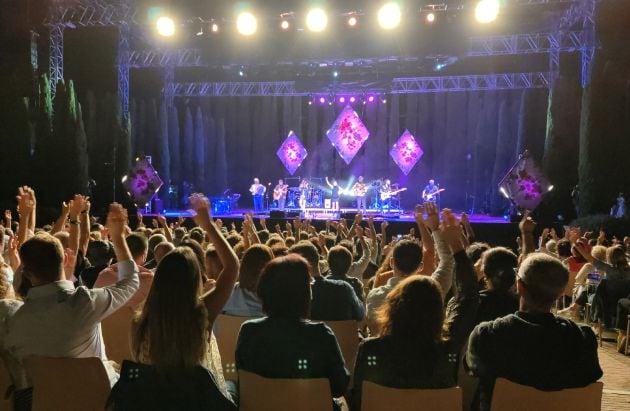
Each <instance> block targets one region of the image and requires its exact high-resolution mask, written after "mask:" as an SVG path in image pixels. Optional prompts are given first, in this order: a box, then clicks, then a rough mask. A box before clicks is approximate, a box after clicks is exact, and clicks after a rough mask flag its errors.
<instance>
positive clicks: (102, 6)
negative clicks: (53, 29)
mask: <svg viewBox="0 0 630 411" xmlns="http://www.w3.org/2000/svg"><path fill="white" fill-rule="evenodd" d="M134 3H135V1H133V0H53V1H51V5H50V7H49V10H48V15H47V17H46V19H45V20H44V24H46V25H54V24H59V23H64V24H67V25H70V26H82V27H94V26H101V27H103V26H117V25H119V24H121V23H123V22H126V23H133V24H139V21H138V20H137V16H138V15H139V11H138V9H137V8H136V6H135V4H134Z"/></svg>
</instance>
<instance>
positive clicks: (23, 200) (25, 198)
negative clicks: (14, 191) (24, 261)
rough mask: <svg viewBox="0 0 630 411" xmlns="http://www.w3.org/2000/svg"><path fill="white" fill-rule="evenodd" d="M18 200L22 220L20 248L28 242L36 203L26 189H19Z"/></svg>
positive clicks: (19, 227) (19, 236)
mask: <svg viewBox="0 0 630 411" xmlns="http://www.w3.org/2000/svg"><path fill="white" fill-rule="evenodd" d="M16 198H17V201H18V215H19V218H20V224H19V226H18V232H17V238H18V246H21V245H22V244H24V242H25V241H26V240H28V229H29V224H30V220H31V217H32V215H33V210H34V209H35V203H34V202H33V200H32V199H31V196H30V195H29V194H28V193H27V192H26V191H25V190H24V187H20V188H19V189H18V195H17V197H16Z"/></svg>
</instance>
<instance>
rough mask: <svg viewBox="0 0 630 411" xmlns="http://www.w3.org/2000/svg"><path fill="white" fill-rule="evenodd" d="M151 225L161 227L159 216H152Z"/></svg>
mask: <svg viewBox="0 0 630 411" xmlns="http://www.w3.org/2000/svg"><path fill="white" fill-rule="evenodd" d="M151 225H152V226H153V228H159V227H160V223H159V222H158V220H157V218H152V219H151Z"/></svg>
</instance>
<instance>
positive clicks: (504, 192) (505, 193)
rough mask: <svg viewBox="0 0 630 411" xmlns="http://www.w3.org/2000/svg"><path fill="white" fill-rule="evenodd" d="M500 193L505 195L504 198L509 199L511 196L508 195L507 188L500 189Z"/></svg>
mask: <svg viewBox="0 0 630 411" xmlns="http://www.w3.org/2000/svg"><path fill="white" fill-rule="evenodd" d="M499 191H500V192H501V194H503V197H505V198H507V199H509V198H510V195H509V194H508V193H507V191H506V190H505V188H503V187H499Z"/></svg>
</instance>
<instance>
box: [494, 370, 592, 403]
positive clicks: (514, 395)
mask: <svg viewBox="0 0 630 411" xmlns="http://www.w3.org/2000/svg"><path fill="white" fill-rule="evenodd" d="M603 388H604V384H603V383H602V382H595V383H593V384H590V385H587V386H586V387H584V388H567V389H564V390H560V391H540V390H537V389H536V388H532V387H527V386H525V385H520V384H516V383H514V382H511V381H508V380H506V379H504V378H497V380H496V382H495V385H494V391H493V393H492V407H491V411H507V410H509V411H526V410H536V411H557V410H571V411H599V410H600V409H601V406H602V390H603Z"/></svg>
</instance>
